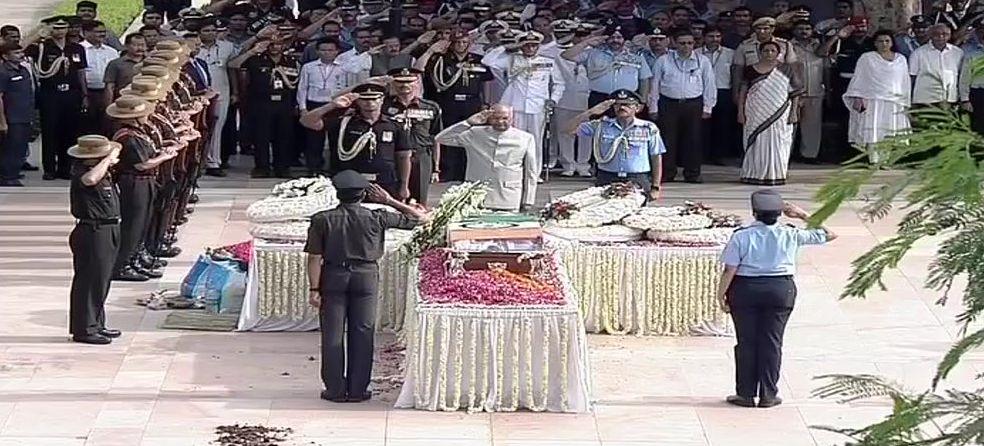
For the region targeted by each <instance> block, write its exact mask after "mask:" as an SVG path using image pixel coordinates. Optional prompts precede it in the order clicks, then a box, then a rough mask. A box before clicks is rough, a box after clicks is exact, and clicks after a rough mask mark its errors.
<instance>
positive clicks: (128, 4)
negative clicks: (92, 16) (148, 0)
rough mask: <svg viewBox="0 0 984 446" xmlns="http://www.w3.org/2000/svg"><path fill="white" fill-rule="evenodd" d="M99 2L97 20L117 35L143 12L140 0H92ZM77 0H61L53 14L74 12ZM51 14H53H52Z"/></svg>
mask: <svg viewBox="0 0 984 446" xmlns="http://www.w3.org/2000/svg"><path fill="white" fill-rule="evenodd" d="M94 1H95V2H96V3H97V4H99V9H98V13H99V20H101V21H102V22H103V23H105V24H106V27H107V28H109V29H111V30H113V32H115V33H116V34H117V35H121V34H123V32H124V31H126V29H127V28H128V27H129V26H130V23H132V22H133V19H134V18H135V17H137V16H138V15H140V13H142V12H143V1H142V0H94ZM76 3H78V0H63V1H62V2H61V3H60V4H59V5H58V7H57V8H55V12H54V14H65V15H71V14H75V4H76ZM54 14H53V15H54Z"/></svg>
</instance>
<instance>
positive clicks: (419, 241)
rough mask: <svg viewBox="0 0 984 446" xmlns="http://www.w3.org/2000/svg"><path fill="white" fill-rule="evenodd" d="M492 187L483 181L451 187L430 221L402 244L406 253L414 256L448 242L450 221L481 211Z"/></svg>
mask: <svg viewBox="0 0 984 446" xmlns="http://www.w3.org/2000/svg"><path fill="white" fill-rule="evenodd" d="M488 193H489V189H488V187H487V186H485V184H484V183H461V184H459V185H456V186H451V187H449V188H448V189H447V190H446V191H444V194H443V195H441V201H440V202H438V203H437V207H436V208H434V211H433V212H434V213H433V214H432V216H431V219H430V221H428V222H427V223H425V224H422V225H420V226H417V227H416V228H414V230H413V235H412V236H411V238H410V240H409V241H407V243H405V244H404V245H403V253H404V255H405V256H406V257H407V258H409V259H413V258H416V257H417V256H419V255H420V253H421V252H424V251H426V250H428V249H432V248H438V247H443V246H445V245H447V233H448V224H449V223H454V222H458V221H461V220H462V219H463V218H465V217H467V216H469V215H472V214H475V213H477V212H478V211H479V207H480V206H481V205H482V202H484V201H485V196H486V195H487V194H488Z"/></svg>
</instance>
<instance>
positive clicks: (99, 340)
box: [72, 334, 113, 345]
mask: <svg viewBox="0 0 984 446" xmlns="http://www.w3.org/2000/svg"><path fill="white" fill-rule="evenodd" d="M72 342H79V343H82V344H94V345H106V344H109V343H110V342H113V340H112V339H109V338H107V337H105V336H103V335H97V334H94V335H81V336H79V335H76V336H72Z"/></svg>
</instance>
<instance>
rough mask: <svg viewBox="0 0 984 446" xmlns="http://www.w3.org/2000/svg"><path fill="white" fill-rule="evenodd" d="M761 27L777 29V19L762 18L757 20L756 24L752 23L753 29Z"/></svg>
mask: <svg viewBox="0 0 984 446" xmlns="http://www.w3.org/2000/svg"><path fill="white" fill-rule="evenodd" d="M759 26H772V27H775V26H776V19H774V18H772V17H760V18H758V19H757V20H755V21H754V22H752V27H753V28H755V27H759Z"/></svg>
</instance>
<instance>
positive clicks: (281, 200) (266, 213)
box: [246, 177, 338, 223]
mask: <svg viewBox="0 0 984 446" xmlns="http://www.w3.org/2000/svg"><path fill="white" fill-rule="evenodd" d="M335 206H338V197H337V196H336V195H335V187H334V186H332V184H331V180H329V179H327V178H324V177H317V178H298V179H295V180H290V181H285V182H283V183H280V184H277V185H276V186H274V187H273V190H272V192H271V194H270V195H269V196H267V197H266V198H264V199H262V200H259V201H257V202H254V203H253V204H251V205H249V208H247V209H246V217H247V218H248V219H249V221H250V222H252V223H273V222H282V221H291V220H304V219H307V218H309V217H311V216H312V215H314V214H317V213H318V212H321V211H324V210H328V209H331V208H333V207H335Z"/></svg>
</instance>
